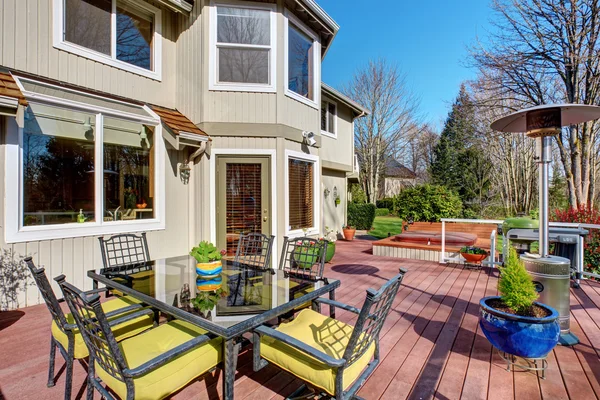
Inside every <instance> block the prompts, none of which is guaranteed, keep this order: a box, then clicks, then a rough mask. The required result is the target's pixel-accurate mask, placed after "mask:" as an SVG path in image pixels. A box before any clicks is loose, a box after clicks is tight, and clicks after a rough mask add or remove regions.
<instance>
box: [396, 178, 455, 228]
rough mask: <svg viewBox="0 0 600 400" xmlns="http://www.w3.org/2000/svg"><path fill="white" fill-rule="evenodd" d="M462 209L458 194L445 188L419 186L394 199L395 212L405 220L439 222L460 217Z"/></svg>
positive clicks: (404, 191) (405, 190) (406, 190)
mask: <svg viewBox="0 0 600 400" xmlns="http://www.w3.org/2000/svg"><path fill="white" fill-rule="evenodd" d="M462 209H463V205H462V201H461V199H460V197H459V196H458V194H456V193H455V192H453V191H452V190H450V189H448V188H447V187H445V186H439V185H429V184H427V185H419V186H415V187H412V188H408V189H404V190H403V191H402V192H400V193H399V194H398V195H397V196H396V197H394V212H395V214H397V215H398V217H400V218H402V219H403V220H407V219H409V218H412V220H413V221H419V222H439V220H440V219H441V218H458V217H460V215H461V212H462Z"/></svg>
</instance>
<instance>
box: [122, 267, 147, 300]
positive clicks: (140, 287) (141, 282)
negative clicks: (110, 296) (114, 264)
mask: <svg viewBox="0 0 600 400" xmlns="http://www.w3.org/2000/svg"><path fill="white" fill-rule="evenodd" d="M129 276H130V277H131V278H133V282H132V286H131V288H132V289H134V290H137V291H138V292H140V293H144V294H147V295H148V296H150V297H154V294H155V293H154V292H155V289H154V286H155V283H154V280H155V273H154V270H152V269H149V270H145V271H140V272H135V273H133V274H129ZM114 281H115V282H117V283H120V284H122V285H125V286H127V281H126V280H125V279H122V278H118V277H117V278H114ZM112 292H113V293H114V294H115V295H117V296H124V293H122V292H121V291H120V290H116V289H115V290H112Z"/></svg>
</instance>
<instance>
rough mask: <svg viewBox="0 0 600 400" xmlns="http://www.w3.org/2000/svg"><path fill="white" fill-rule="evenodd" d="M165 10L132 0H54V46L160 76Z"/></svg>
mask: <svg viewBox="0 0 600 400" xmlns="http://www.w3.org/2000/svg"><path fill="white" fill-rule="evenodd" d="M160 19H161V12H160V10H159V9H158V8H156V7H153V6H151V5H150V4H146V3H141V2H136V3H133V2H131V1H129V0H54V25H55V26H54V46H55V47H57V48H59V49H61V50H66V51H69V52H72V53H75V54H78V55H80V56H83V57H86V58H90V59H92V60H95V61H99V62H102V63H105V64H109V65H112V66H114V67H117V68H120V69H124V70H127V71H130V72H134V73H137V74H140V75H144V76H147V77H149V78H154V79H160V78H161V68H160V57H161V35H160V27H161V21H160Z"/></svg>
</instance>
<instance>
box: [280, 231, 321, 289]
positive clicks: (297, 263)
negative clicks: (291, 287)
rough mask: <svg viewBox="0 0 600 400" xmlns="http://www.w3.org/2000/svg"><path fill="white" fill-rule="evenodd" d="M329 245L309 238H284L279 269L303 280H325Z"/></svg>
mask: <svg viewBox="0 0 600 400" xmlns="http://www.w3.org/2000/svg"><path fill="white" fill-rule="evenodd" d="M328 243H329V242H328V241H327V240H317V239H312V238H309V237H299V238H293V239H290V238H288V237H284V238H283V249H282V251H281V259H280V261H279V269H280V270H283V271H285V272H286V273H288V274H290V275H291V276H294V277H298V278H302V279H321V278H323V270H324V269H325V253H326V252H327V244H328Z"/></svg>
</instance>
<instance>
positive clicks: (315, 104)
mask: <svg viewBox="0 0 600 400" xmlns="http://www.w3.org/2000/svg"><path fill="white" fill-rule="evenodd" d="M284 16H285V18H284V23H283V48H284V52H283V64H284V65H283V84H284V86H285V95H286V96H288V97H291V98H292V99H294V100H297V101H299V102H301V103H304V104H306V105H309V106H311V107H312V108H316V109H317V110H320V109H321V96H320V94H321V42H320V41H319V38H318V36H317V34H316V33H314V32H313V31H312V30H311V29H310V28H309V27H307V26H306V25H305V24H304V23H303V22H302V21H300V19H298V17H296V16H295V15H294V14H292V13H291V12H289V11H288V10H287V9H286V10H285V11H284ZM290 21H291V22H292V24H294V26H295V27H297V28H298V29H300V30H301V31H302V32H304V33H305V34H306V35H307V36H308V37H310V38H311V39H312V40H313V41H314V45H313V53H314V54H313V62H314V65H313V69H314V77H313V86H314V87H313V93H314V94H315V98H314V100H311V99H308V98H306V97H304V96H301V95H299V94H298V93H296V92H294V91H293V90H290V89H289V87H288V83H289V79H288V74H289V73H288V68H289V67H288V57H289V49H288V47H289V46H288V30H289V23H290Z"/></svg>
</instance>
